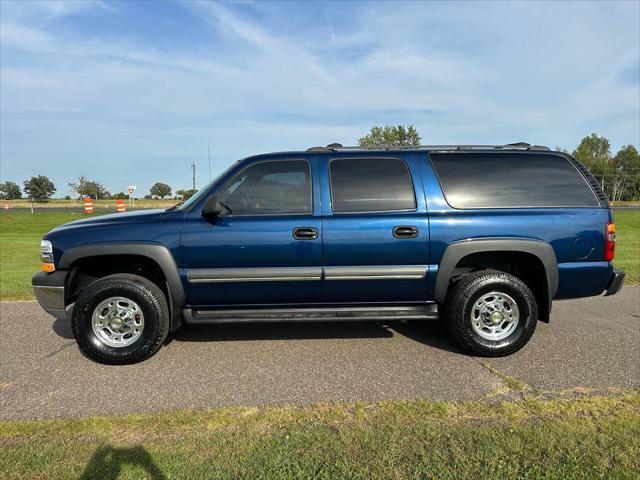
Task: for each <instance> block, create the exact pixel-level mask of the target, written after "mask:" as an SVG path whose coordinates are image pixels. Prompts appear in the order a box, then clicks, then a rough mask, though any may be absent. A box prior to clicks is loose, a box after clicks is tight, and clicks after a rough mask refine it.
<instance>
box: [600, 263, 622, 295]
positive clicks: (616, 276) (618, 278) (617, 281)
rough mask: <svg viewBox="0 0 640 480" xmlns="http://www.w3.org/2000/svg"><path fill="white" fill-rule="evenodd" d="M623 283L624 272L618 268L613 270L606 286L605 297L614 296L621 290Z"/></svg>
mask: <svg viewBox="0 0 640 480" xmlns="http://www.w3.org/2000/svg"><path fill="white" fill-rule="evenodd" d="M623 283H624V270H620V269H619V268H614V269H613V273H612V274H611V280H609V285H608V286H607V290H606V292H605V294H604V296H605V297H608V296H609V295H615V294H616V293H618V291H619V290H620V289H621V288H622V284H623Z"/></svg>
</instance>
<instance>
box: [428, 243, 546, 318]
mask: <svg viewBox="0 0 640 480" xmlns="http://www.w3.org/2000/svg"><path fill="white" fill-rule="evenodd" d="M491 252H509V253H523V254H528V255H532V256H534V257H536V258H537V259H538V260H539V261H540V263H541V264H542V267H543V268H544V273H545V276H546V279H547V282H546V283H547V292H546V294H547V295H546V297H547V305H544V307H546V309H547V312H549V313H550V312H551V301H552V299H553V297H554V296H555V294H556V292H557V290H558V262H557V259H556V254H555V251H554V250H553V247H552V246H551V245H549V244H548V243H547V242H543V241H541V240H535V239H528V238H471V239H465V240H461V241H458V242H455V243H452V244H450V245H449V246H448V247H447V248H446V249H445V251H444V254H443V255H442V259H441V261H440V265H439V267H438V274H437V276H436V284H435V289H434V296H435V300H436V302H438V303H439V304H441V305H442V304H443V303H444V302H445V299H446V296H447V291H448V290H449V286H450V281H451V278H452V275H453V272H454V270H455V268H456V266H457V265H458V264H459V263H460V261H461V260H463V259H464V258H465V257H468V256H470V255H474V254H480V253H491Z"/></svg>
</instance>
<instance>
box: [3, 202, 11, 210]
mask: <svg viewBox="0 0 640 480" xmlns="http://www.w3.org/2000/svg"><path fill="white" fill-rule="evenodd" d="M2 208H4V209H5V210H9V208H11V207H9V202H4V205H2Z"/></svg>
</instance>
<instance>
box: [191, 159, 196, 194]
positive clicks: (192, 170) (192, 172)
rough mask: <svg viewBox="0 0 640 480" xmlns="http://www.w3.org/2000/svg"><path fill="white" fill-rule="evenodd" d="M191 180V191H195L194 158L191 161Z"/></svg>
mask: <svg viewBox="0 0 640 480" xmlns="http://www.w3.org/2000/svg"><path fill="white" fill-rule="evenodd" d="M191 180H192V182H193V183H192V184H193V191H194V192H195V191H196V162H195V160H194V161H192V162H191Z"/></svg>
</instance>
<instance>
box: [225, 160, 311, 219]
mask: <svg viewBox="0 0 640 480" xmlns="http://www.w3.org/2000/svg"><path fill="white" fill-rule="evenodd" d="M217 197H218V199H219V200H220V201H221V202H222V203H223V204H224V205H225V206H226V207H227V208H229V210H231V215H286V214H309V213H312V212H313V204H312V200H311V171H310V167H309V163H308V162H307V161H306V160H278V161H266V162H260V163H256V164H254V165H251V166H250V167H247V168H245V169H244V170H242V171H241V172H240V173H238V174H237V175H236V176H235V177H233V178H232V179H231V180H229V181H228V182H227V183H226V184H225V186H224V187H222V188H221V189H220V191H219V192H218V193H217Z"/></svg>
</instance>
